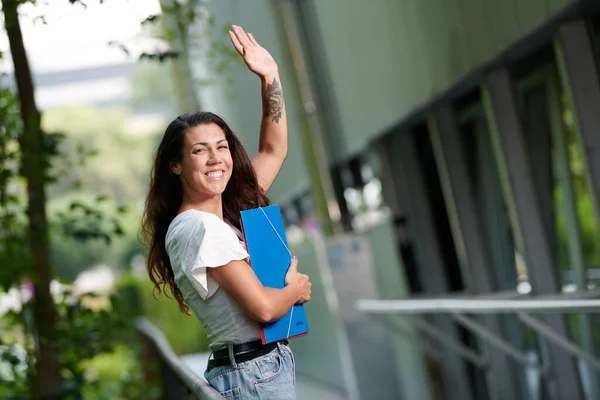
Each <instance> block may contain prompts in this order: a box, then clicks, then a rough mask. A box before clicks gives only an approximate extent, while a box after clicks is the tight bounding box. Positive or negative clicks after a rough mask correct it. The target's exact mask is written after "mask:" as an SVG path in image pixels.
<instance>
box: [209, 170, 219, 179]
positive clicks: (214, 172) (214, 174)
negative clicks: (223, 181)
mask: <svg viewBox="0 0 600 400" xmlns="http://www.w3.org/2000/svg"><path fill="white" fill-rule="evenodd" d="M206 175H207V176H209V177H211V178H219V177H221V176H222V175H223V171H212V172H209V173H207V174H206Z"/></svg>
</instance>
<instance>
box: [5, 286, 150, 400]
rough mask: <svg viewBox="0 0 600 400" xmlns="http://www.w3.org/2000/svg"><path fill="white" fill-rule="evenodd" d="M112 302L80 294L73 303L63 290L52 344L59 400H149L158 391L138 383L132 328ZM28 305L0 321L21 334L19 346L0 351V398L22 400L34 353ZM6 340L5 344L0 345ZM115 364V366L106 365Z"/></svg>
mask: <svg viewBox="0 0 600 400" xmlns="http://www.w3.org/2000/svg"><path fill="white" fill-rule="evenodd" d="M120 300H121V299H120V298H119V297H118V296H111V297H108V298H107V297H100V296H96V295H92V294H86V295H84V296H81V297H74V296H72V293H71V292H70V291H69V290H67V291H65V292H64V293H63V295H62V296H60V299H58V300H57V302H56V309H57V312H58V321H57V325H56V330H57V337H58V338H60V339H59V342H58V343H56V345H57V348H59V349H60V364H61V374H62V377H63V382H64V384H63V387H62V390H61V392H62V394H63V395H64V396H65V397H64V398H70V397H71V396H76V395H77V394H79V393H81V392H83V393H85V395H86V396H85V398H86V399H107V398H110V399H122V400H125V399H132V400H135V399H140V400H141V399H155V398H157V397H158V394H159V390H158V388H157V387H155V386H153V385H147V384H145V383H144V379H143V377H142V369H141V367H142V366H141V365H140V363H139V357H140V353H139V350H138V348H137V346H136V345H135V343H133V342H132V341H131V339H132V338H133V337H134V335H133V327H132V324H131V321H130V319H129V318H127V314H124V313H122V312H121V310H122V307H125V305H124V304H123V303H122V302H121V301H120ZM31 312H32V310H31V304H30V303H29V304H26V305H25V306H24V308H23V309H22V310H21V312H19V313H11V314H9V315H6V316H4V317H3V320H4V321H5V323H6V322H7V321H8V323H9V324H10V325H11V326H12V327H13V329H14V328H15V327H16V328H21V329H22V330H23V334H22V335H20V337H21V338H22V339H21V340H20V341H14V340H13V341H12V343H9V345H8V346H3V347H0V352H2V355H3V357H2V358H1V360H2V362H0V376H2V378H3V379H2V381H0V398H3V399H4V398H6V399H16V398H27V395H28V390H29V389H28V384H29V379H30V376H31V373H32V370H33V364H32V362H31V361H32V360H33V359H34V349H33V346H31V345H30V343H32V340H31V334H29V333H28V332H30V331H28V330H27V326H28V319H29V318H28V316H30V315H31ZM4 340H6V339H4ZM107 361H118V362H119V364H112V365H109V364H107Z"/></svg>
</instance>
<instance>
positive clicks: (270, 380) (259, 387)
mask: <svg viewBox="0 0 600 400" xmlns="http://www.w3.org/2000/svg"><path fill="white" fill-rule="evenodd" d="M231 354H232V353H231V347H230V355H231ZM232 358H233V357H231V356H230V359H232ZM204 377H205V378H206V380H207V381H208V383H210V385H211V386H212V387H214V388H215V389H216V390H217V391H218V392H219V393H220V394H221V396H223V397H225V398H226V399H230V400H240V399H243V400H246V399H273V400H296V392H295V389H294V386H295V384H296V377H295V371H294V355H293V354H292V350H290V348H289V347H288V346H286V345H284V344H278V348H276V349H275V350H273V351H271V352H270V353H269V354H265V355H264V356H261V357H257V358H255V359H253V360H250V361H246V362H243V363H240V364H236V363H235V360H232V365H227V366H222V367H215V368H213V369H211V370H210V371H206V372H204Z"/></svg>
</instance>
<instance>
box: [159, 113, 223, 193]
mask: <svg viewBox="0 0 600 400" xmlns="http://www.w3.org/2000/svg"><path fill="white" fill-rule="evenodd" d="M171 170H172V171H173V173H174V174H176V175H179V176H180V179H181V185H182V188H183V193H184V197H187V198H189V199H197V200H203V199H206V198H211V197H215V196H220V195H221V194H222V193H223V192H224V191H225V188H226V187H227V183H228V182H229V179H230V178H231V172H232V170H233V160H232V158H231V152H230V151H229V144H228V143H227V139H226V138H225V132H223V130H222V129H221V128H220V127H219V126H218V125H216V124H214V123H210V124H202V125H197V126H194V127H192V128H189V129H188V130H187V132H186V134H185V138H184V140H183V147H182V149H181V160H180V161H179V162H178V163H176V164H173V165H172V166H171Z"/></svg>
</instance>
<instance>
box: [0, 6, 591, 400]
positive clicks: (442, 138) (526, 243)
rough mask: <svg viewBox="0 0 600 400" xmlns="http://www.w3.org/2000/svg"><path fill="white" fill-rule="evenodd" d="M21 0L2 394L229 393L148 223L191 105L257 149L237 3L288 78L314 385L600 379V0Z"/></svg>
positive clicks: (275, 194)
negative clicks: (153, 180) (165, 289)
mask: <svg viewBox="0 0 600 400" xmlns="http://www.w3.org/2000/svg"><path fill="white" fill-rule="evenodd" d="M1 3H2V17H3V26H4V31H3V33H2V34H1V35H0V52H1V58H0V69H1V72H2V76H1V77H0V216H1V218H0V266H1V268H0V398H2V399H29V398H31V399H82V398H83V399H159V398H164V399H183V398H194V394H193V392H195V393H196V395H195V396H196V397H198V398H213V397H214V396H215V393H212V392H211V390H210V388H209V387H207V385H206V383H205V382H204V381H203V380H202V375H203V372H204V369H205V366H206V359H207V357H208V353H207V349H208V341H207V338H206V335H205V333H204V332H203V330H202V328H201V326H200V324H199V323H198V321H197V320H196V319H195V317H193V316H191V317H189V316H185V315H183V314H181V313H179V311H178V309H177V304H176V302H175V301H173V300H172V299H169V298H166V297H165V296H159V298H158V300H156V299H155V298H154V297H153V294H152V285H151V283H150V281H149V279H148V278H147V275H146V272H145V259H144V257H145V255H144V249H143V247H142V245H141V243H140V240H139V237H138V234H139V225H140V218H141V211H142V207H143V201H144V198H145V191H146V188H147V185H148V179H149V174H150V168H151V162H152V157H153V154H154V151H155V150H156V147H157V145H158V143H159V141H160V138H161V135H162V132H163V131H164V129H165V127H166V125H167V124H168V122H170V121H171V119H173V118H174V117H175V116H177V115H179V114H181V113H184V112H187V111H190V110H196V109H202V110H210V111H213V112H215V113H217V114H219V115H221V116H223V117H224V118H225V120H227V121H228V123H229V124H230V125H231V126H232V128H233V129H234V131H235V132H236V133H237V134H238V135H239V136H240V137H241V138H242V140H243V142H244V143H245V145H246V146H247V149H248V151H249V153H250V154H253V153H255V152H256V150H257V147H258V129H259V124H260V118H261V101H260V86H259V83H260V82H259V80H258V78H256V77H255V76H254V75H253V74H252V73H250V71H248V70H247V68H246V67H245V65H244V64H243V61H242V60H241V58H240V57H239V56H237V53H236V52H235V51H234V49H233V48H232V46H231V44H230V42H229V38H228V36H227V31H228V30H229V29H230V26H231V24H236V25H241V26H242V27H244V29H246V31H248V32H251V33H252V34H253V35H254V36H255V37H256V38H257V40H258V41H259V43H261V45H262V46H264V47H265V48H267V49H268V50H269V51H270V52H271V54H272V55H273V56H274V57H275V59H276V60H277V62H278V64H279V68H280V74H281V79H282V84H283V88H284V93H285V99H286V105H287V112H288V119H289V130H290V151H289V156H288V159H287V162H286V164H285V165H284V167H283V169H282V171H281V173H280V175H279V177H278V178H277V180H276V182H275V184H274V185H273V187H272V189H271V191H270V192H269V197H270V198H271V200H272V201H273V203H276V204H279V205H280V206H281V209H282V213H283V217H284V221H285V223H286V226H287V239H288V241H289V243H290V245H291V246H292V248H293V250H294V253H295V254H296V255H298V257H299V259H300V268H301V269H302V270H303V271H304V272H306V273H308V274H309V276H310V277H311V281H312V282H313V296H312V300H311V302H310V303H308V304H307V305H306V311H307V315H308V319H309V322H310V329H311V332H310V334H309V335H308V336H306V337H303V338H299V339H294V340H293V341H292V348H293V349H294V351H295V355H296V373H297V392H298V397H299V399H409V400H412V399H417V400H419V399H435V400H437V399H440V400H441V399H459V400H470V399H484V400H485V399H490V400H499V399H511V400H512V399H557V400H562V399H565V400H571V399H574V400H576V399H588V400H593V399H600V358H599V357H598V355H599V348H600V317H599V316H598V313H599V311H600V300H599V299H600V291H599V290H598V286H597V285H598V282H599V281H600V230H599V226H600V132H599V131H598V130H599V129H600V128H599V127H600V112H599V109H598V107H599V106H600V77H599V74H598V66H599V65H600V64H599V63H600V59H599V55H600V2H598V1H583V0H527V1H518V0H504V1H500V0H444V1H442V0H428V1H423V0H374V1H365V0H362V1H361V0H320V1H317V0H302V1H300V0H246V1H240V0H160V1H159V0H119V1H117V0H52V1H49V0H37V1H35V0H2V2H1ZM211 396H213V397H211Z"/></svg>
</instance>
